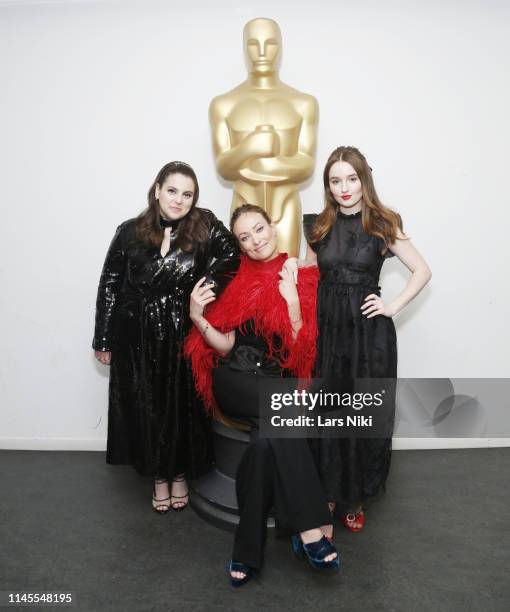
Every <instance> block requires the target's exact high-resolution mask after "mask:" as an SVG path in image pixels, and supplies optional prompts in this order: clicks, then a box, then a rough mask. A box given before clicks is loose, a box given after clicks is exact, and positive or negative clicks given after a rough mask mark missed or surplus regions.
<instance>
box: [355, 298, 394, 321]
mask: <svg viewBox="0 0 510 612" xmlns="http://www.w3.org/2000/svg"><path fill="white" fill-rule="evenodd" d="M361 311H362V313H363V314H364V315H365V316H366V317H367V319H371V318H372V317H376V316H377V315H383V316H384V317H392V316H393V314H394V313H393V312H392V309H391V308H390V306H389V305H387V304H385V303H384V302H383V301H382V299H381V298H380V297H379V296H378V295H376V294H375V293H371V294H370V295H367V297H366V298H365V303H364V304H363V306H362V307H361Z"/></svg>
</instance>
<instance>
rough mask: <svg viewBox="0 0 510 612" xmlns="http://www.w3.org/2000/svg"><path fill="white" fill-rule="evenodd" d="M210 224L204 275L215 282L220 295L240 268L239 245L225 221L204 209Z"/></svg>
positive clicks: (217, 292)
mask: <svg viewBox="0 0 510 612" xmlns="http://www.w3.org/2000/svg"><path fill="white" fill-rule="evenodd" d="M202 210H203V212H204V214H205V215H206V217H207V222H208V225H209V240H208V244H207V253H206V263H205V268H204V275H205V276H206V277H207V280H210V281H211V282H213V283H214V284H215V292H216V295H219V294H220V293H221V292H222V291H223V289H224V288H225V287H226V286H227V284H228V283H229V282H230V281H231V280H232V278H233V277H234V275H235V273H236V272H237V270H238V268H239V261H240V260H239V246H238V244H237V240H236V239H235V237H234V236H233V235H232V234H231V233H230V232H229V231H228V229H227V228H226V227H225V226H224V225H223V223H222V222H221V221H220V220H219V219H217V218H216V217H215V215H214V214H213V213H212V212H211V211H210V210H207V209H202Z"/></svg>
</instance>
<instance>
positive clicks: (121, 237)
mask: <svg viewBox="0 0 510 612" xmlns="http://www.w3.org/2000/svg"><path fill="white" fill-rule="evenodd" d="M127 223H129V222H126V223H123V224H122V225H119V227H118V228H117V231H116V232H115V236H114V237H113V240H112V242H111V244H110V248H109V249H108V253H107V254H106V259H105V262H104V265H103V271H102V273H101V278H100V279H99V287H98V290H97V300H96V326H95V332H94V339H93V341H92V348H93V349H94V350H96V351H111V349H112V346H111V343H112V325H113V314H114V311H115V305H116V303H117V299H118V295H119V291H120V289H121V287H122V283H123V280H124V275H125V269H126V225H127Z"/></svg>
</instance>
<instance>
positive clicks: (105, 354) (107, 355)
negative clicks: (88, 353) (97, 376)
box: [94, 351, 112, 365]
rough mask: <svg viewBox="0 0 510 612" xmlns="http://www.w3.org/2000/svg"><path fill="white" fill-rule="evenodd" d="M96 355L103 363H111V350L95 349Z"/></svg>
mask: <svg viewBox="0 0 510 612" xmlns="http://www.w3.org/2000/svg"><path fill="white" fill-rule="evenodd" d="M94 357H95V358H96V359H97V360H98V361H100V362H101V363H102V364H103V365H110V363H111V360H112V353H111V351H94Z"/></svg>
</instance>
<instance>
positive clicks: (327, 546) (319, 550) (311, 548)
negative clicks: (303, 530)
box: [292, 535, 340, 572]
mask: <svg viewBox="0 0 510 612" xmlns="http://www.w3.org/2000/svg"><path fill="white" fill-rule="evenodd" d="M292 550H293V551H294V554H295V555H296V556H297V557H300V558H306V560H307V561H308V563H309V565H310V566H311V567H313V568H314V569H318V570H322V571H327V572H337V571H338V570H339V569H340V554H339V553H338V551H337V549H336V548H335V547H334V546H333V544H331V542H330V541H329V540H328V539H327V538H326V537H325V536H322V538H321V539H320V540H318V541H317V542H310V544H304V543H303V540H302V539H301V536H299V535H293V536H292ZM334 553H336V557H335V558H334V559H333V560H332V561H325V559H326V557H328V556H329V555H332V554H334Z"/></svg>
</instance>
